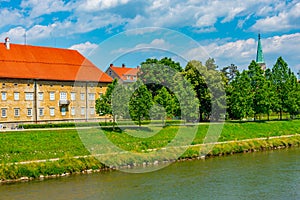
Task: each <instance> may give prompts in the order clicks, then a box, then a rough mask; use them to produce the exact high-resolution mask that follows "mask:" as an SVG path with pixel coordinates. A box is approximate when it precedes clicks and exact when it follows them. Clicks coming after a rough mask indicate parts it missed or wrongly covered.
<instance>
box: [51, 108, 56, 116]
mask: <svg viewBox="0 0 300 200" xmlns="http://www.w3.org/2000/svg"><path fill="white" fill-rule="evenodd" d="M54 115H55V110H54V108H50V116H52V117H53V116H54Z"/></svg>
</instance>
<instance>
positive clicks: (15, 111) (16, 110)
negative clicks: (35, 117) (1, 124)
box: [14, 108, 20, 117]
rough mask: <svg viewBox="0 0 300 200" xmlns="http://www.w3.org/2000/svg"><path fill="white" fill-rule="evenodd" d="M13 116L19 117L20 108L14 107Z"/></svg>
mask: <svg viewBox="0 0 300 200" xmlns="http://www.w3.org/2000/svg"><path fill="white" fill-rule="evenodd" d="M14 113H15V117H20V108H15V109H14Z"/></svg>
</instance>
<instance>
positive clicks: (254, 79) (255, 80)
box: [247, 60, 269, 120]
mask: <svg viewBox="0 0 300 200" xmlns="http://www.w3.org/2000/svg"><path fill="white" fill-rule="evenodd" d="M247 73H248V76H249V79H250V83H251V93H252V96H253V104H252V110H253V112H254V120H255V119H256V118H257V115H259V114H267V113H268V106H269V102H268V98H267V97H268V92H269V91H268V90H267V88H266V84H267V83H266V77H265V76H264V71H263V70H262V69H261V67H260V65H258V64H257V63H256V62H255V61H254V60H253V61H252V62H251V63H250V65H249V67H248V72H247Z"/></svg>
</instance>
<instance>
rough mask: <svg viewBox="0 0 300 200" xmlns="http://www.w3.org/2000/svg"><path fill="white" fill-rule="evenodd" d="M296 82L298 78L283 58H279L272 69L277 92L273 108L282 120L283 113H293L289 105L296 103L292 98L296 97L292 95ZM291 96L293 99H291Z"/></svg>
mask: <svg viewBox="0 0 300 200" xmlns="http://www.w3.org/2000/svg"><path fill="white" fill-rule="evenodd" d="M295 80H296V77H295V75H294V74H293V73H292V72H291V70H290V69H289V68H288V65H287V63H286V62H285V61H284V60H283V58H282V57H279V58H278V59H277V61H276V63H275V65H274V67H273V68H272V82H273V85H274V89H275V91H276V93H275V94H276V95H275V98H274V102H273V108H274V110H275V111H276V112H278V113H279V114H280V120H282V114H283V112H288V111H291V110H289V108H291V106H290V105H289V104H290V103H292V102H294V100H291V98H292V96H294V94H292V93H294V88H293V84H295V83H294V82H295ZM290 95H291V97H289V96H290ZM289 98H290V100H289ZM292 110H293V109H292Z"/></svg>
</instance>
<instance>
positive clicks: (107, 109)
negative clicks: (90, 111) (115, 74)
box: [95, 79, 118, 122]
mask: <svg viewBox="0 0 300 200" xmlns="http://www.w3.org/2000/svg"><path fill="white" fill-rule="evenodd" d="M117 84H118V80H117V79H115V80H113V82H112V83H111V84H109V85H108V87H107V90H106V92H105V94H104V95H102V96H101V97H100V98H98V99H96V103H95V108H96V113H97V114H99V115H100V116H105V115H113V112H112V106H111V105H112V93H113V90H114V88H115V87H116V85H117ZM113 121H114V122H115V117H114V116H113Z"/></svg>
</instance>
